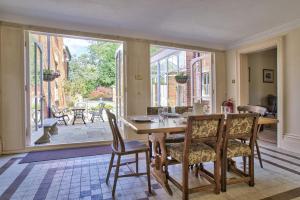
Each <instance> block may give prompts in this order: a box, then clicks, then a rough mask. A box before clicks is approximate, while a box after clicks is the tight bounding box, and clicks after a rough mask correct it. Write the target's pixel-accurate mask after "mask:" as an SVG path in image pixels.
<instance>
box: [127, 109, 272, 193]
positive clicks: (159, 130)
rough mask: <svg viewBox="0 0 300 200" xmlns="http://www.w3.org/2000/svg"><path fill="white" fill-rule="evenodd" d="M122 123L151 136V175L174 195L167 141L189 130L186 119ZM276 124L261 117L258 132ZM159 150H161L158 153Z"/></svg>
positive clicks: (136, 118)
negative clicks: (169, 173) (266, 126)
mask: <svg viewBox="0 0 300 200" xmlns="http://www.w3.org/2000/svg"><path fill="white" fill-rule="evenodd" d="M122 121H123V123H124V125H125V126H128V127H130V128H131V129H132V130H133V131H134V132H135V133H136V134H146V135H149V138H150V139H151V141H152V143H153V148H152V149H153V150H154V152H153V159H152V160H151V173H152V175H153V176H154V177H155V179H156V180H157V182H158V183H160V184H161V186H162V187H163V188H164V189H165V190H166V191H167V192H168V193H169V194H170V195H172V190H171V188H170V186H169V184H168V174H167V171H166V169H165V165H166V162H168V160H167V151H166V146H165V139H166V137H167V135H168V134H172V133H176V134H178V133H182V134H184V133H185V130H186V128H187V123H186V121H187V120H186V118H184V117H183V116H178V117H168V118H165V119H164V120H160V117H159V116H158V115H132V116H125V117H123V118H122ZM225 123H226V120H225ZM276 123H278V120H277V119H275V118H267V117H259V119H258V130H260V127H261V126H262V125H266V124H276ZM158 147H159V148H158ZM157 149H160V150H159V151H157Z"/></svg>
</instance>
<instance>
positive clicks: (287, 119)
mask: <svg viewBox="0 0 300 200" xmlns="http://www.w3.org/2000/svg"><path fill="white" fill-rule="evenodd" d="M273 41H280V42H279V44H280V50H279V49H277V51H278V53H279V54H277V62H278V61H279V60H278V55H281V53H282V54H283V59H281V58H280V63H277V64H278V65H279V66H280V67H281V69H282V72H281V73H280V72H279V71H278V77H279V76H281V75H282V76H283V77H282V78H283V81H281V82H282V83H279V82H278V84H281V85H282V88H278V90H280V91H283V95H282V96H281V97H279V96H278V98H282V102H283V107H282V120H281V121H280V123H281V125H280V127H282V132H280V133H278V136H279V137H278V145H279V147H281V148H284V149H287V150H290V151H294V152H298V153H300V126H299V119H298V117H299V113H300V104H299V102H300V92H299V86H300V78H299V77H300V56H299V52H300V28H298V29H295V30H292V31H289V32H288V33H286V34H285V35H284V36H283V40H282V39H277V38H271V39H268V40H265V41H261V42H257V43H253V44H249V45H245V46H241V47H239V48H235V49H231V50H228V51H227V52H226V63H227V95H232V97H234V99H235V100H236V101H237V100H238V95H239V96H240V98H243V94H239V92H238V91H239V89H240V88H239V86H238V85H235V84H232V83H231V81H230V80H232V79H235V80H236V79H238V78H239V77H238V73H239V69H238V67H237V63H238V62H239V61H240V58H238V55H240V54H239V52H243V51H244V50H245V49H248V50H249V49H250V50H251V49H255V48H256V47H262V48H264V47H266V46H268V45H269V44H271V43H274V42H273ZM278 81H279V79H278ZM240 92H241V91H240ZM278 106H280V105H278Z"/></svg>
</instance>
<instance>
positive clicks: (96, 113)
mask: <svg viewBox="0 0 300 200" xmlns="http://www.w3.org/2000/svg"><path fill="white" fill-rule="evenodd" d="M104 107H105V103H99V108H98V110H97V111H93V112H92V117H91V122H92V123H94V120H95V118H96V117H99V118H100V119H101V120H102V121H103V122H104V119H103V110H104Z"/></svg>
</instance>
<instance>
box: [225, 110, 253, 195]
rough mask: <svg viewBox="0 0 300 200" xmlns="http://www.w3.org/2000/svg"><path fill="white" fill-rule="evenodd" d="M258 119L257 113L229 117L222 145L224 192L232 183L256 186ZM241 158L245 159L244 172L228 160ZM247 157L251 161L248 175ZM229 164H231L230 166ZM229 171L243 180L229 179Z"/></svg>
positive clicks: (230, 115) (229, 115)
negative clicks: (255, 156) (255, 158)
mask: <svg viewBox="0 0 300 200" xmlns="http://www.w3.org/2000/svg"><path fill="white" fill-rule="evenodd" d="M258 118H259V115H258V114H257V113H247V114H228V115H227V119H226V131H225V132H224V136H223V145H222V172H221V190H222V192H225V191H226V186H227V184H232V183H238V182H248V184H249V186H254V143H255V142H256V132H257V124H258ZM241 138H242V141H241V140H240V139H241ZM245 141H249V143H248V144H247V143H246V142H245ZM240 156H242V157H243V169H244V170H243V171H241V170H240V169H238V168H237V167H236V165H235V163H234V162H232V160H228V159H231V158H235V157H240ZM246 157H248V159H249V165H248V173H247V172H246V171H247V170H246V165H247V164H246V159H245V158H246ZM228 162H230V164H229V166H228ZM227 169H230V171H232V172H235V173H236V174H238V175H239V176H240V177H241V178H240V179H237V178H231V179H227Z"/></svg>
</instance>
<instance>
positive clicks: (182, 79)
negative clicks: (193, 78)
mask: <svg viewBox="0 0 300 200" xmlns="http://www.w3.org/2000/svg"><path fill="white" fill-rule="evenodd" d="M188 78H189V77H188V75H186V73H185V72H179V73H178V74H177V75H176V76H175V80H176V82H177V83H179V84H185V83H186V82H187V81H188Z"/></svg>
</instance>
